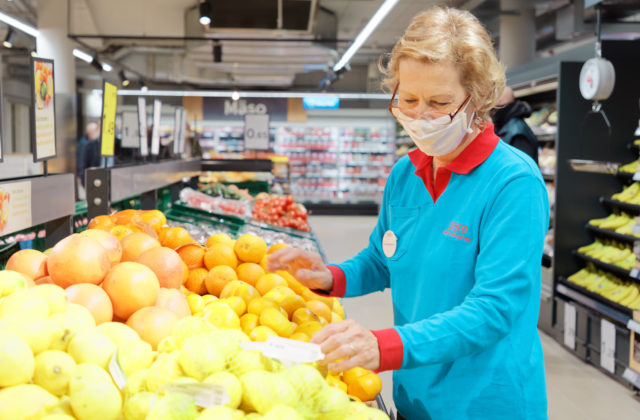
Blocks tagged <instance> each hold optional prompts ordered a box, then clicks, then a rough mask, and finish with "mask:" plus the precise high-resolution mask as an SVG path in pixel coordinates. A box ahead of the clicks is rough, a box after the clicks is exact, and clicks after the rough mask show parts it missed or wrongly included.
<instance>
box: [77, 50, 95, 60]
mask: <svg viewBox="0 0 640 420" xmlns="http://www.w3.org/2000/svg"><path fill="white" fill-rule="evenodd" d="M73 55H74V57H76V58H79V59H80V60H82V61H85V62H87V63H91V62H92V61H93V56H92V55H91V54H87V53H86V52H84V51H82V50H79V49H77V48H74V49H73Z"/></svg>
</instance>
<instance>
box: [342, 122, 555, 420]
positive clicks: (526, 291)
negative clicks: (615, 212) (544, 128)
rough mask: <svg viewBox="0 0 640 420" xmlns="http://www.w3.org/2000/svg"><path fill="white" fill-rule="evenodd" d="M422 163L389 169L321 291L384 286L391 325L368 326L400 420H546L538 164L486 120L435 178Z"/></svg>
mask: <svg viewBox="0 0 640 420" xmlns="http://www.w3.org/2000/svg"><path fill="white" fill-rule="evenodd" d="M432 161H433V159H432V158H431V157H430V156H427V155H425V154H424V153H422V152H421V151H419V150H417V151H414V152H412V153H411V154H410V156H406V157H403V158H402V159H400V160H399V161H398V163H397V164H396V165H395V166H394V168H393V170H392V172H391V175H390V176H389V178H388V180H387V183H386V187H385V191H384V196H383V201H382V206H381V209H380V214H379V217H378V223H377V225H376V227H375V229H374V230H373V233H372V234H371V236H370V240H369V246H368V247H367V248H366V249H364V250H363V251H362V252H360V253H359V254H358V255H357V256H356V257H354V258H352V259H350V260H347V261H345V262H344V263H342V264H340V265H337V266H331V267H330V270H331V271H332V273H333V275H334V288H333V291H332V294H333V295H344V296H360V295H364V294H367V293H371V292H374V291H381V290H384V289H386V288H388V287H390V288H391V291H392V299H393V311H394V327H393V328H390V329H387V330H379V331H373V333H374V334H375V335H376V337H377V338H378V345H379V349H380V355H381V366H380V370H394V373H393V384H394V401H395V404H396V407H397V409H398V411H399V412H400V413H401V414H402V415H403V416H405V417H407V418H408V419H421V420H424V419H433V420H451V419H455V420H463V419H487V420H501V419H505V420H507V419H508V420H517V419H546V418H547V414H546V413H547V402H546V389H545V377H544V363H543V357H542V347H541V344H540V338H539V336H538V331H537V327H536V326H537V321H538V311H539V306H540V269H541V268H540V267H541V264H540V261H541V257H542V249H543V242H544V236H545V233H546V231H547V228H548V226H549V205H548V201H547V193H546V190H545V185H544V181H543V180H542V178H541V176H540V171H539V169H538V167H537V166H536V165H535V164H534V162H533V161H532V160H531V159H530V158H529V157H528V156H526V155H525V154H524V153H522V152H520V151H518V150H516V149H514V148H512V147H511V146H508V145H506V144H505V143H503V142H502V141H500V140H499V139H498V138H497V137H496V135H495V134H494V130H493V126H492V125H491V124H489V125H487V127H486V128H485V130H484V131H483V132H482V133H481V134H480V135H478V136H477V137H476V139H474V141H473V142H472V143H471V144H470V145H469V146H467V148H466V149H465V150H464V151H463V152H462V154H460V155H459V156H458V157H457V158H456V159H455V160H454V161H453V162H451V163H450V164H449V165H447V166H446V167H443V168H439V169H438V172H437V174H436V177H435V182H434V180H433V170H432ZM387 231H392V232H393V233H394V234H395V236H396V238H397V242H396V249H395V252H394V253H393V255H391V256H386V255H385V253H384V252H383V248H382V239H383V235H384V234H385V232H387Z"/></svg>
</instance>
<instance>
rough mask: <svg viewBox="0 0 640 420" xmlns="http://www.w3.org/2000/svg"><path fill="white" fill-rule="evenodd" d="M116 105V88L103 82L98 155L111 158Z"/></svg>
mask: <svg viewBox="0 0 640 420" xmlns="http://www.w3.org/2000/svg"><path fill="white" fill-rule="evenodd" d="M117 105H118V88H117V87H116V85H113V84H111V83H109V82H104V87H103V89H102V130H101V132H100V154H101V155H102V156H113V154H114V152H115V140H116V107H117Z"/></svg>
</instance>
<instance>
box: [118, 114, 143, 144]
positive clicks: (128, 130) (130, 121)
mask: <svg viewBox="0 0 640 420" xmlns="http://www.w3.org/2000/svg"><path fill="white" fill-rule="evenodd" d="M139 130H140V126H139V124H138V116H137V115H136V113H135V112H123V113H122V147H126V148H132V149H137V148H138V147H140V132H139Z"/></svg>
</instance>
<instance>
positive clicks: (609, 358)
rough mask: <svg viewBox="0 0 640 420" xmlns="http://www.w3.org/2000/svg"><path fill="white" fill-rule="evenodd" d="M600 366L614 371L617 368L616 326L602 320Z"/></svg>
mask: <svg viewBox="0 0 640 420" xmlns="http://www.w3.org/2000/svg"><path fill="white" fill-rule="evenodd" d="M600 366H602V368H603V369H605V370H607V371H609V372H611V373H614V372H615V370H616V326H615V325H614V324H613V323H611V322H609V321H607V320H606V319H601V320H600Z"/></svg>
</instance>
